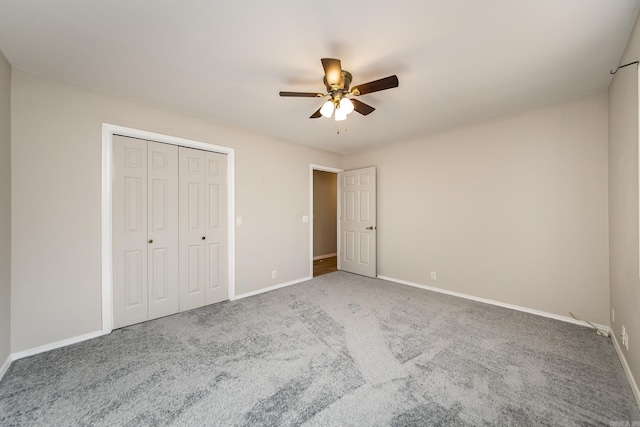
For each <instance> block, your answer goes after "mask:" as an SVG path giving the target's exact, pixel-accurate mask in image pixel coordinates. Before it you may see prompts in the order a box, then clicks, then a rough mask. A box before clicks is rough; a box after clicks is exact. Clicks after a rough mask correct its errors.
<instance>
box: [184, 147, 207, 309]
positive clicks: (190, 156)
mask: <svg viewBox="0 0 640 427" xmlns="http://www.w3.org/2000/svg"><path fill="white" fill-rule="evenodd" d="M178 157H179V165H180V167H179V186H180V188H179V199H180V202H179V206H180V207H179V210H180V213H179V217H180V232H179V241H180V243H179V244H180V250H179V252H180V255H179V265H180V268H179V271H180V273H179V274H180V311H184V310H190V309H192V308H196V307H202V306H203V305H205V298H206V291H205V286H206V284H205V278H206V266H205V259H206V257H205V250H206V248H205V239H206V227H205V224H206V221H205V214H206V212H205V206H206V205H205V152H204V151H200V150H195V149H191V148H185V147H179V149H178Z"/></svg>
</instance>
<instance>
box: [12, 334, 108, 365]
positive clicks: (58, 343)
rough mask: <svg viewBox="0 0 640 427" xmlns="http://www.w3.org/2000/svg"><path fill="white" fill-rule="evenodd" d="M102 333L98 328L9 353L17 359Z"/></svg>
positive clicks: (88, 338)
mask: <svg viewBox="0 0 640 427" xmlns="http://www.w3.org/2000/svg"><path fill="white" fill-rule="evenodd" d="M102 335H104V333H103V332H102V330H100V331H95V332H90V333H88V334H84V335H80V336H77V337H72V338H67V339H65V340H61V341H56V342H52V343H50V344H45V345H41V346H40V347H35V348H30V349H28V350H24V351H19V352H17V353H13V354H12V355H11V360H18V359H22V358H24V357H29V356H35V355H36V354H40V353H44V352H45V351H50V350H55V349H56V348H60V347H65V346H68V345H71V344H76V343H79V342H82V341H87V340H90V339H92V338H97V337H99V336H102Z"/></svg>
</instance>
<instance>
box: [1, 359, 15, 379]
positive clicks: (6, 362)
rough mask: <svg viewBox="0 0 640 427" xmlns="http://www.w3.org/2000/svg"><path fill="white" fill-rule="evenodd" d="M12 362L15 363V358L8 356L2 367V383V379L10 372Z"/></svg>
mask: <svg viewBox="0 0 640 427" xmlns="http://www.w3.org/2000/svg"><path fill="white" fill-rule="evenodd" d="M11 362H13V358H12V357H11V355H9V356H7V360H5V362H4V363H3V364H2V366H0V381H2V377H4V374H6V373H7V371H8V370H9V366H10V365H11Z"/></svg>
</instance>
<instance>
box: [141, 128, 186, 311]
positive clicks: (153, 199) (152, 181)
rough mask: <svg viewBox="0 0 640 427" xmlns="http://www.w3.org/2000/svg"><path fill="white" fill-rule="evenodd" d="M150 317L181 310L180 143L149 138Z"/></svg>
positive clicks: (148, 241) (148, 235) (148, 285)
mask: <svg viewBox="0 0 640 427" xmlns="http://www.w3.org/2000/svg"><path fill="white" fill-rule="evenodd" d="M148 169H149V173H148V198H147V206H148V210H149V215H148V232H147V239H148V240H147V244H148V276H147V288H148V298H149V319H156V318H158V317H163V316H168V315H169V314H174V313H177V312H178V147H177V146H175V145H169V144H161V143H158V142H151V141H149V142H148Z"/></svg>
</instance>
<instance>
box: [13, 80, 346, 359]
mask: <svg viewBox="0 0 640 427" xmlns="http://www.w3.org/2000/svg"><path fill="white" fill-rule="evenodd" d="M12 90H13V93H12V97H13V102H12V116H13V128H12V131H13V152H12V157H13V169H12V185H13V193H12V194H13V201H12V202H13V246H12V251H13V259H12V268H13V270H12V274H13V281H12V312H11V350H12V352H19V351H23V350H26V349H30V348H33V347H36V346H40V345H45V344H48V343H52V342H56V341H59V340H62V339H66V338H71V337H75V336H79V335H82V334H86V333H91V332H94V331H97V330H99V329H100V328H101V243H100V209H101V126H102V123H103V122H107V123H112V124H117V125H122V126H127V127H132V128H137V129H143V130H148V131H152V132H157V133H161V134H168V135H173V136H179V137H183V138H188V139H193V140H198V141H203V142H210V143H214V144H218V145H223V146H227V147H232V148H234V149H235V150H236V173H235V178H236V215H237V216H241V217H242V219H243V224H242V225H241V226H238V227H236V293H237V294H242V293H246V292H250V291H254V290H258V289H261V288H265V287H268V286H273V285H277V284H280V283H283V282H287V281H292V280H296V279H300V278H304V277H307V276H309V274H310V271H309V257H310V254H309V244H310V242H309V235H310V232H309V224H308V223H303V222H302V216H303V215H310V212H308V210H309V202H310V201H309V185H310V183H309V179H310V178H309V165H310V164H312V163H313V164H323V165H327V166H332V167H341V166H342V164H341V163H342V159H341V157H340V156H338V155H336V154H333V153H329V152H325V151H320V150H315V149H311V148H309V147H305V146H302V145H296V144H290V143H286V142H282V141H278V140H274V139H270V138H267V137H264V136H259V135H255V134H252V133H249V132H246V131H241V130H237V129H232V128H230V127H227V126H224V125H221V124H217V123H214V122H210V121H205V120H202V119H198V118H195V117H192V116H188V115H184V114H180V113H177V112H172V111H168V110H163V109H160V108H157V107H154V106H151V105H147V104H143V103H138V102H134V101H131V100H128V99H125V98H120V97H115V96H110V95H107V94H103V93H99V92H95V91H91V90H87V89H83V88H80V87H76V86H72V85H69V84H65V83H62V82H58V81H55V80H51V79H48V78H44V77H40V76H36V75H33V74H30V73H27V72H23V71H19V70H14V72H13V79H12ZM272 270H277V271H278V278H277V279H271V271H272Z"/></svg>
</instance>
